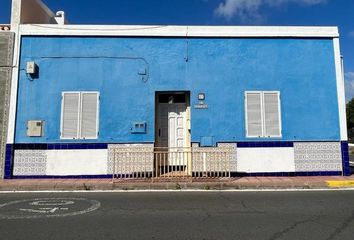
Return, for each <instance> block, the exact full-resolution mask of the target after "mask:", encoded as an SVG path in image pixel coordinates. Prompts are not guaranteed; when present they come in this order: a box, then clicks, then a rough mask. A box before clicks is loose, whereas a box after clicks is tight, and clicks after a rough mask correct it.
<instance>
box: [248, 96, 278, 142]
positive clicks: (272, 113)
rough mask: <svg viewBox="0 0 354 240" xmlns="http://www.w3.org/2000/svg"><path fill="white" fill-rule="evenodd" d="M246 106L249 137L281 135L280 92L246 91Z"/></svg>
mask: <svg viewBox="0 0 354 240" xmlns="http://www.w3.org/2000/svg"><path fill="white" fill-rule="evenodd" d="M245 108H246V113H245V114H246V136H247V137H281V119H280V94H279V92H273V91H272V92H271V91H252V92H251V91H250V92H245Z"/></svg>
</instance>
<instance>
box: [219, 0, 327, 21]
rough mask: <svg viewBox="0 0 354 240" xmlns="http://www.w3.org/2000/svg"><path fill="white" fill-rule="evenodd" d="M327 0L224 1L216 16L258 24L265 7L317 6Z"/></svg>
mask: <svg viewBox="0 0 354 240" xmlns="http://www.w3.org/2000/svg"><path fill="white" fill-rule="evenodd" d="M325 2H327V0H223V2H221V3H220V4H219V6H218V7H217V8H216V9H215V12H214V13H215V14H216V15H217V16H219V17H224V18H226V19H228V20H230V19H232V18H233V17H237V18H239V19H240V20H242V21H253V22H255V21H256V22H258V21H259V20H262V19H263V18H264V16H263V15H262V14H261V13H260V9H261V8H262V7H264V6H268V7H277V6H282V5H285V4H289V3H293V4H301V5H305V6H306V5H307V6H311V5H317V4H321V3H325Z"/></svg>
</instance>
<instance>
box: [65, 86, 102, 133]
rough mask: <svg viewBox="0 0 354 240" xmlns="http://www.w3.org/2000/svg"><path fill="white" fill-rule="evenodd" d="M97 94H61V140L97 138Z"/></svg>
mask: <svg viewBox="0 0 354 240" xmlns="http://www.w3.org/2000/svg"><path fill="white" fill-rule="evenodd" d="M98 110H99V93H98V92H63V93H62V113H61V135H60V137H61V138H62V139H95V138H97V137H98Z"/></svg>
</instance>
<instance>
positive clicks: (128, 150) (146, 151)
mask: <svg viewBox="0 0 354 240" xmlns="http://www.w3.org/2000/svg"><path fill="white" fill-rule="evenodd" d="M153 168H154V145H153V144H109V145H108V161H107V174H112V173H113V169H115V171H114V173H115V174H132V173H144V172H152V171H153Z"/></svg>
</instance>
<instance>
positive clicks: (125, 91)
mask: <svg viewBox="0 0 354 240" xmlns="http://www.w3.org/2000/svg"><path fill="white" fill-rule="evenodd" d="M27 61H35V62H36V63H37V65H38V66H39V76H38V78H35V79H32V78H31V77H30V76H27V75H26V74H25V71H24V70H23V69H25V67H26V62H27ZM20 69H21V70H20V74H19V85H18V103H17V116H16V129H15V143H65V142H88V143H89V142H95V143H96V142H97V143H120V142H122V143H126V142H154V139H155V137H154V118H155V114H154V112H155V92H156V91H190V94H191V137H192V142H200V139H201V138H202V137H213V139H214V141H215V142H216V143H217V142H243V141H268V140H274V141H340V128H339V117H338V114H334V113H338V101H337V99H338V98H337V86H336V75H335V62H334V49H333V39H326V38H322V39H316V38H313V39H308V38H307V39H302V38H294V39H293V38H277V39H275V38H188V39H186V38H146V37H145V38H142V37H139V38H128V37H126V38H123V37H23V38H22V43H21V55H20ZM144 73H146V75H144ZM252 90H260V91H267V90H269V91H273V90H274V91H280V96H281V115H282V116H281V120H282V137H281V138H276V139H264V138H261V139H251V138H247V137H246V133H245V109H244V92H245V91H252ZM63 91H99V92H100V98H101V99H100V114H99V137H98V139H95V140H61V139H60V114H61V93H62V92H63ZM199 92H203V93H205V96H206V99H205V103H206V104H207V105H208V109H195V108H193V106H194V105H195V104H197V103H198V99H197V95H198V93H199ZM31 119H41V120H44V121H45V130H44V136H43V137H39V138H34V137H27V136H26V123H27V121H28V120H31ZM132 122H146V123H147V132H146V134H132V133H131V131H130V129H131V124H132Z"/></svg>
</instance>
